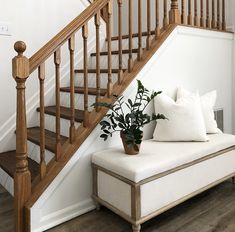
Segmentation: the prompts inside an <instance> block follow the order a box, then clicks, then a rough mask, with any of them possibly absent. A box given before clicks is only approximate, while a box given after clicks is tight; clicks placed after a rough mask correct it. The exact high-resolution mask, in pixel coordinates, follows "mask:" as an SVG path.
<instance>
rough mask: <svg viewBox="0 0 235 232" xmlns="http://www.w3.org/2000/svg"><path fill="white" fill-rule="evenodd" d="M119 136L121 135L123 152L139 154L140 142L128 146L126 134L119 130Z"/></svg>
mask: <svg viewBox="0 0 235 232" xmlns="http://www.w3.org/2000/svg"><path fill="white" fill-rule="evenodd" d="M120 136H121V139H122V144H123V147H124V150H125V153H126V154H127V155H137V154H139V152H140V145H141V144H135V145H134V146H128V145H127V144H126V135H125V134H124V133H123V131H121V132H120Z"/></svg>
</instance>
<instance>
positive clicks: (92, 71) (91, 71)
mask: <svg viewBox="0 0 235 232" xmlns="http://www.w3.org/2000/svg"><path fill="white" fill-rule="evenodd" d="M118 71H119V69H112V73H118ZM125 71H126V69H123V72H125ZM75 73H84V69H75ZM88 73H96V69H88ZM100 73H108V69H100Z"/></svg>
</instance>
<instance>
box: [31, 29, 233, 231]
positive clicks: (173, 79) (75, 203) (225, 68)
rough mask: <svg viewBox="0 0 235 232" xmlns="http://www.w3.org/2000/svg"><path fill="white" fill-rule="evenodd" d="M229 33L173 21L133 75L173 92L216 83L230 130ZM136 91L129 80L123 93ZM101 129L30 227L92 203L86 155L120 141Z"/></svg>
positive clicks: (37, 206) (66, 216)
mask: <svg viewBox="0 0 235 232" xmlns="http://www.w3.org/2000/svg"><path fill="white" fill-rule="evenodd" d="M232 39H233V35H231V34H228V33H218V32H212V31H206V30H200V29H192V28H187V27H177V28H176V29H175V30H174V32H173V33H172V34H171V35H170V37H169V38H168V39H167V41H166V42H165V43H164V44H163V45H162V46H161V48H160V49H159V50H158V52H157V53H156V54H155V55H154V56H153V57H152V58H151V60H150V61H149V62H148V63H147V65H146V66H145V67H144V68H143V69H142V71H141V72H140V73H139V75H138V76H137V77H136V78H137V79H140V80H141V81H142V82H143V84H144V85H145V86H146V87H147V88H149V89H150V90H151V89H154V90H163V91H165V92H166V93H168V94H169V95H171V96H172V97H174V96H175V92H176V88H177V86H183V87H185V88H187V89H189V90H191V91H196V90H199V92H200V93H201V94H204V93H206V92H208V91H211V90H214V89H216V90H217V93H218V100H217V103H216V108H223V109H224V116H225V125H224V128H225V132H227V133H230V132H231V130H232V110H231V106H232V91H231V82H232ZM135 92H136V82H135V81H134V82H132V83H131V85H130V86H129V87H128V88H127V90H126V91H125V93H124V95H125V97H126V98H127V97H133V96H134V94H135ZM150 110H152V109H150ZM153 129H154V126H152V127H151V128H146V129H145V138H151V135H152V132H153ZM100 133H101V131H100V128H99V126H98V127H97V128H96V129H95V130H94V131H93V132H92V133H91V135H90V136H89V137H88V139H87V140H86V141H85V142H84V143H83V144H82V146H81V147H80V149H79V150H78V151H77V153H76V154H75V155H74V156H73V158H72V159H71V160H70V161H69V163H68V164H67V165H66V167H65V168H64V169H63V171H62V172H61V173H60V174H59V175H58V176H57V177H56V179H55V180H54V181H53V183H52V184H51V185H50V186H49V187H48V189H47V190H46V191H45V192H44V194H43V195H42V196H41V197H40V199H39V200H38V201H37V202H36V204H35V205H34V206H33V208H32V211H31V215H32V218H31V219H32V226H33V231H43V230H45V229H47V228H49V227H52V226H55V225H57V224H59V223H62V222H64V221H66V220H69V219H71V218H73V217H76V216H78V215H80V214H82V213H84V212H87V211H89V210H91V209H93V208H94V205H93V203H92V200H91V194H92V174H91V163H90V161H91V155H92V153H94V152H96V151H99V150H102V149H105V148H107V147H111V146H114V145H120V143H121V142H120V139H119V135H118V134H116V135H115V136H114V137H113V138H112V139H110V140H108V141H107V142H105V143H104V142H103V141H102V140H101V139H99V138H98V137H99V135H100Z"/></svg>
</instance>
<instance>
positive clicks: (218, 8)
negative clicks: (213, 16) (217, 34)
mask: <svg viewBox="0 0 235 232" xmlns="http://www.w3.org/2000/svg"><path fill="white" fill-rule="evenodd" d="M217 29H218V30H221V23H220V0H217Z"/></svg>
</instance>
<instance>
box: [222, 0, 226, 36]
mask: <svg viewBox="0 0 235 232" xmlns="http://www.w3.org/2000/svg"><path fill="white" fill-rule="evenodd" d="M222 30H223V31H226V19H225V0H222Z"/></svg>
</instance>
